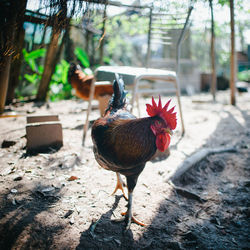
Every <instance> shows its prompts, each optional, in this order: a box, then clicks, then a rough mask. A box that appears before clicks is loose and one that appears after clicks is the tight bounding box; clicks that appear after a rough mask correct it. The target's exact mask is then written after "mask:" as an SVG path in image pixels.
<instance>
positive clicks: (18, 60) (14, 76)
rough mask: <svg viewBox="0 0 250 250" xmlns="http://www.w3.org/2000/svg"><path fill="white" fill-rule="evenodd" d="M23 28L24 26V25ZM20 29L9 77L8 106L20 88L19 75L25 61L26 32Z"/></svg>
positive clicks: (16, 36)
mask: <svg viewBox="0 0 250 250" xmlns="http://www.w3.org/2000/svg"><path fill="white" fill-rule="evenodd" d="M22 26H23V25H22ZM22 26H21V27H19V29H18V31H17V32H16V35H15V43H16V56H15V58H14V59H13V60H12V63H11V69H10V72H11V74H10V77H9V86H8V92H7V98H6V104H9V103H11V102H12V101H13V99H14V98H15V88H16V87H17V86H18V83H19V75H20V71H21V64H22V59H23V53H22V49H23V42H24V35H25V30H24V29H23V27H22Z"/></svg>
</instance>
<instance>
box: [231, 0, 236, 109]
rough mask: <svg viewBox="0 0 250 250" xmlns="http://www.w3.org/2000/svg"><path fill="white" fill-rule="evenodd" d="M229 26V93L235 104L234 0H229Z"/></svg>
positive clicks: (232, 102)
mask: <svg viewBox="0 0 250 250" xmlns="http://www.w3.org/2000/svg"><path fill="white" fill-rule="evenodd" d="M230 26H231V58H230V93H231V104H232V105H236V99H235V80H236V74H235V73H236V67H235V66H236V65H235V31H234V0H230Z"/></svg>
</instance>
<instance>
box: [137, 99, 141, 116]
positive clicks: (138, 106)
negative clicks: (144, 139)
mask: <svg viewBox="0 0 250 250" xmlns="http://www.w3.org/2000/svg"><path fill="white" fill-rule="evenodd" d="M139 99H140V96H139V94H137V95H136V105H137V110H138V117H141V112H140V103H139Z"/></svg>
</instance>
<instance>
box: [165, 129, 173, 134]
mask: <svg viewBox="0 0 250 250" xmlns="http://www.w3.org/2000/svg"><path fill="white" fill-rule="evenodd" d="M164 131H165V132H166V133H168V134H170V135H173V131H172V130H171V129H170V128H164Z"/></svg>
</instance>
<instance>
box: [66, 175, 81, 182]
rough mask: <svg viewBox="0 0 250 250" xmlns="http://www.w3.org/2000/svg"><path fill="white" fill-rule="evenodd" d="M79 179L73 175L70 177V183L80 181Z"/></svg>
mask: <svg viewBox="0 0 250 250" xmlns="http://www.w3.org/2000/svg"><path fill="white" fill-rule="evenodd" d="M78 179H79V178H78V177H77V176H74V175H72V176H70V177H69V179H68V181H75V180H78Z"/></svg>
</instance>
